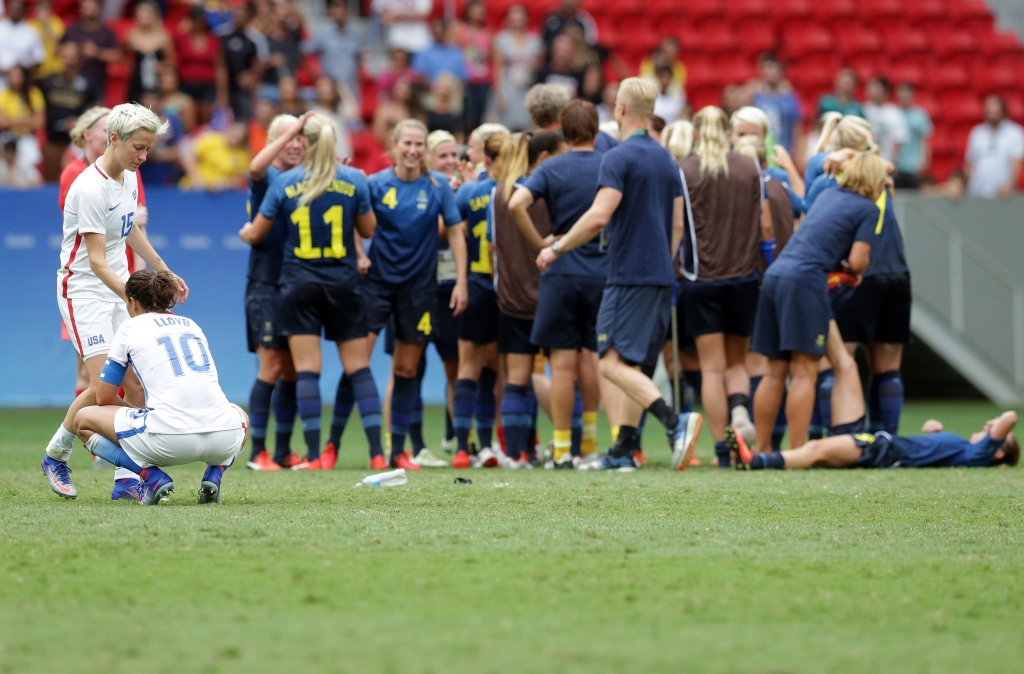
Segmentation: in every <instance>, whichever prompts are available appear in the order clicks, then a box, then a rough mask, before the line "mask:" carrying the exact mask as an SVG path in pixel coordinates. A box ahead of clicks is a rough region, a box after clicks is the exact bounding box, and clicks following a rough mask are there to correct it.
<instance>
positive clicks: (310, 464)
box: [292, 455, 326, 470]
mask: <svg viewBox="0 0 1024 674" xmlns="http://www.w3.org/2000/svg"><path fill="white" fill-rule="evenodd" d="M292 470H326V468H324V463H323V456H322V455H321V456H318V457H317V458H315V459H313V460H312V461H310V460H309V459H308V458H305V459H303V460H302V461H301V462H300V463H297V464H295V465H294V466H292Z"/></svg>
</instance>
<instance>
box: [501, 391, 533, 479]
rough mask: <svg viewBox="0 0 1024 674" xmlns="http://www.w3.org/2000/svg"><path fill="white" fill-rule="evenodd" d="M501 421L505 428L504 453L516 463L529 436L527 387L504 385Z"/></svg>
mask: <svg viewBox="0 0 1024 674" xmlns="http://www.w3.org/2000/svg"><path fill="white" fill-rule="evenodd" d="M501 420H502V423H503V424H504V426H505V453H506V454H507V455H508V457H509V458H510V459H512V460H514V461H518V460H519V458H520V457H521V456H522V454H523V452H525V451H526V443H527V439H528V436H529V434H530V414H529V402H528V400H527V387H525V386H517V385H516V384H505V393H504V395H502V397H501Z"/></svg>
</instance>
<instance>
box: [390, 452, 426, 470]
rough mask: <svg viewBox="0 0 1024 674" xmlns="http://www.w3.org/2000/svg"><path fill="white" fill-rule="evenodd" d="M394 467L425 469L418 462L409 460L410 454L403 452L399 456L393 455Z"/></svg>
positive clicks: (392, 463)
mask: <svg viewBox="0 0 1024 674" xmlns="http://www.w3.org/2000/svg"><path fill="white" fill-rule="evenodd" d="M391 467H392V468H405V469H406V470H423V469H422V468H420V467H419V466H418V465H417V464H415V463H413V462H412V461H410V460H409V455H408V454H406V453H405V452H402V453H401V454H399V455H398V456H392V457H391Z"/></svg>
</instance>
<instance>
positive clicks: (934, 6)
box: [904, 0, 948, 29]
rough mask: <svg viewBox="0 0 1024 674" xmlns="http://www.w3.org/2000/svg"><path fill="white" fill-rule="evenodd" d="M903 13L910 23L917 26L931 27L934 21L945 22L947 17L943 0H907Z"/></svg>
mask: <svg viewBox="0 0 1024 674" xmlns="http://www.w3.org/2000/svg"><path fill="white" fill-rule="evenodd" d="M904 13H905V15H906V17H907V18H908V19H909V20H910V22H911V23H913V24H914V25H916V26H918V27H919V28H925V29H928V28H931V27H932V26H934V24H935V23H936V22H945V21H946V18H947V17H948V12H947V11H946V3H945V2H944V1H943V0H908V1H907V2H906V4H905V6H904Z"/></svg>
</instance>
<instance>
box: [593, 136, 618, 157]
mask: <svg viewBox="0 0 1024 674" xmlns="http://www.w3.org/2000/svg"><path fill="white" fill-rule="evenodd" d="M618 144H619V141H617V140H615V139H614V138H612V137H611V136H610V135H608V134H607V133H605V132H604V131H598V132H597V139H596V140H595V141H594V150H596V151H597V152H607V151H608V150H610V149H612V148H613V147H615V146H616V145H618Z"/></svg>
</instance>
